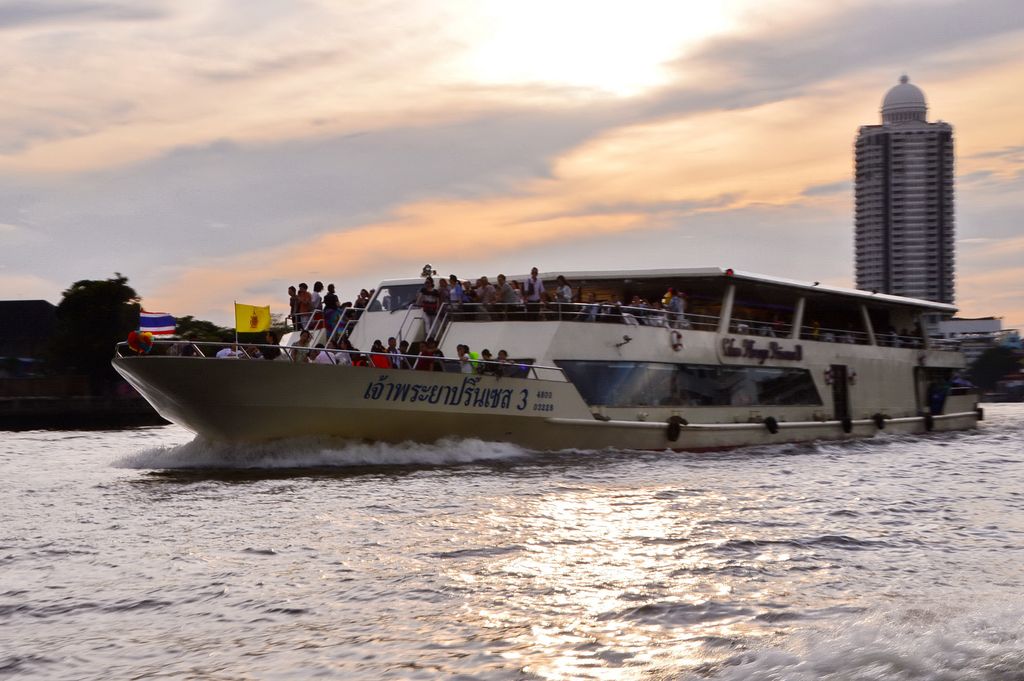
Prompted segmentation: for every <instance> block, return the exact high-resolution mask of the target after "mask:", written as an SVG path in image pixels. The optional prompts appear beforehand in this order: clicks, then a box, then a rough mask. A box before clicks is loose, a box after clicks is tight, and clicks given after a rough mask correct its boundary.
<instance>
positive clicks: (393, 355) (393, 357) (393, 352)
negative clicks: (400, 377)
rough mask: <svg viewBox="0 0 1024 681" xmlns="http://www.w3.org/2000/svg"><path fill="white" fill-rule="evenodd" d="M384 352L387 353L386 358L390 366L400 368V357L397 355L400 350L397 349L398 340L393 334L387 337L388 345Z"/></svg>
mask: <svg viewBox="0 0 1024 681" xmlns="http://www.w3.org/2000/svg"><path fill="white" fill-rule="evenodd" d="M385 352H387V353H388V359H389V360H390V361H391V368H392V369H401V368H402V362H401V360H402V358H401V357H399V356H398V355H399V352H400V351H399V349H398V341H397V340H396V339H395V337H394V336H391V337H390V338H388V347H387V349H386V350H385Z"/></svg>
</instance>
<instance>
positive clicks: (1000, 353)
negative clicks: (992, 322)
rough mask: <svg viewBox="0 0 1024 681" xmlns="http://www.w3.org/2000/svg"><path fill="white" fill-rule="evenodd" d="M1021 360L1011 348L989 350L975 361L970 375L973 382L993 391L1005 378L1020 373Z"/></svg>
mask: <svg viewBox="0 0 1024 681" xmlns="http://www.w3.org/2000/svg"><path fill="white" fill-rule="evenodd" d="M1020 368H1021V366H1020V360H1019V358H1018V357H1017V355H1016V353H1015V352H1014V351H1013V350H1011V349H1010V348H1004V347H1002V346H1000V347H996V348H989V349H988V350H986V351H985V352H983V353H982V354H981V356H980V357H978V359H976V360H974V364H972V365H971V368H970V370H969V374H970V377H971V382H973V383H974V384H975V385H976V386H978V387H979V388H982V389H984V390H992V389H993V388H995V387H996V383H998V382H999V379H1001V378H1002V377H1003V376H1006V375H1007V374H1012V373H1014V372H1015V371H1020Z"/></svg>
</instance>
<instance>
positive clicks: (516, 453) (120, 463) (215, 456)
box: [112, 437, 531, 470]
mask: <svg viewBox="0 0 1024 681" xmlns="http://www.w3.org/2000/svg"><path fill="white" fill-rule="evenodd" d="M530 454H531V452H530V451H529V450H526V449H523V448H521V447H517V446H516V445H512V444H508V443H501V442H484V441H482V440H474V439H457V438H445V439H443V440H438V441H437V442H435V443H432V444H419V443H414V442H404V443H401V444H388V443H383V442H377V443H367V442H352V441H344V440H337V439H331V438H320V437H309V438H290V439H285V440H275V441H273V442H265V443H245V444H227V443H220V442H210V441H208V440H203V439H201V438H198V437H197V438H196V439H194V440H192V441H191V442H188V443H186V444H183V445H176V446H163V447H154V448H150V449H145V450H143V451H140V452H136V453H133V454H129V455H127V456H124V457H121V458H120V459H117V460H116V461H114V462H113V464H112V465H113V466H114V467H115V468H134V469H160V470H181V469H283V468H333V467H357V466H444V465H455V464H464V463H473V462H493V461H507V460H511V459H516V458H521V457H526V456H529V455H530Z"/></svg>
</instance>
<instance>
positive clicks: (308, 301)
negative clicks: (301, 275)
mask: <svg viewBox="0 0 1024 681" xmlns="http://www.w3.org/2000/svg"><path fill="white" fill-rule="evenodd" d="M312 315H313V295H312V294H311V293H310V292H309V286H308V285H307V284H306V282H302V283H301V284H299V314H298V317H299V328H300V329H304V328H306V326H307V324H308V323H309V318H310V317H311V316H312Z"/></svg>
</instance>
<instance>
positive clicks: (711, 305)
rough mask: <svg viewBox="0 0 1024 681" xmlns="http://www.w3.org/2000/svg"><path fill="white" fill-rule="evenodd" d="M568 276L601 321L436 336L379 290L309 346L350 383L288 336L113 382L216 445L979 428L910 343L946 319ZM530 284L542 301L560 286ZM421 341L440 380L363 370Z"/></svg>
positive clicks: (505, 313) (887, 300) (726, 440)
mask: <svg viewBox="0 0 1024 681" xmlns="http://www.w3.org/2000/svg"><path fill="white" fill-rule="evenodd" d="M563 274H564V275H565V276H566V278H567V279H568V280H569V282H570V283H571V285H572V287H573V289H574V291H575V292H576V297H577V299H578V300H581V301H592V302H578V303H571V304H570V303H562V304H555V303H541V304H535V305H528V306H518V305H509V306H501V305H492V306H488V307H487V308H486V309H485V308H484V307H482V306H474V305H471V304H462V305H451V304H445V305H442V306H441V308H440V309H439V310H438V311H437V314H436V316H428V315H426V314H425V313H424V311H423V310H422V309H420V308H418V307H416V306H415V304H414V301H415V300H416V294H417V292H418V291H419V289H420V287H421V286H422V285H423V280H422V279H406V280H395V281H386V282H383V283H382V284H381V285H380V286H379V287H378V288H377V289H376V292H375V295H374V298H373V299H372V301H371V302H370V304H369V305H368V306H367V308H366V309H365V311H363V312H362V313H361V315H359V317H358V318H355V317H354V316H353V317H352V318H345V319H343V320H342V321H341V323H339V324H337V325H336V327H335V328H334V329H320V330H317V331H316V333H317V334H318V336H319V339H314V341H313V344H315V343H316V342H317V340H320V341H321V342H323V341H325V340H327V339H328V338H329V337H332V336H334V337H337V336H339V335H345V336H347V337H348V338H350V339H351V342H352V343H353V345H354V346H355V347H356V348H359V349H360V350H361V351H360V352H358V353H350V354H351V358H352V359H353V360H354V364H355V365H352V366H349V365H346V366H336V365H330V364H316V363H307V362H297V361H290V360H289V358H292V359H297V358H298V356H299V355H300V354H304V353H305V351H306V350H307V348H305V347H302V348H299V347H296V346H295V342H296V338H295V336H296V335H297V334H289V335H288V336H286V337H285V338H284V339H282V341H281V346H280V350H281V351H282V352H281V357H279V358H278V359H277V360H275V361H267V360H255V359H253V360H250V361H244V360H239V359H230V360H229V359H217V358H214V357H213V354H214V353H215V352H216V349H215V348H214V349H211V347H209V346H203V345H193V346H190V349H191V350H192V352H191V353H190V354H191V355H192V356H175V355H171V354H167V353H163V352H162V350H163V346H162V345H160V344H158V346H157V349H156V351H154V352H153V353H150V354H145V355H134V354H133V353H131V352H130V350H129V349H128V348H127V346H125V345H124V344H121V345H119V346H118V348H117V354H116V356H115V358H114V360H113V364H114V367H115V368H116V369H117V371H119V372H120V373H121V374H122V375H123V376H124V377H125V378H126V379H127V380H128V381H129V382H130V383H131V384H132V385H133V386H135V388H137V389H138V391H139V392H140V393H142V395H144V396H145V397H146V399H147V400H149V402H150V403H152V405H153V406H154V407H155V408H156V410H157V411H158V412H159V413H160V414H161V415H163V416H164V417H166V418H167V419H169V420H170V421H173V422H175V423H178V424H180V425H182V426H184V427H186V428H188V429H191V430H193V431H195V432H196V433H198V434H199V435H200V436H203V437H205V438H209V439H212V440H227V441H257V440H267V439H274V438H284V437H294V436H309V435H317V436H336V437H340V438H355V439H360V440H374V441H388V442H399V441H406V440H411V441H419V442H430V441H434V440H437V439H439V438H442V437H451V436H457V437H467V438H480V439H483V440H488V441H505V442H512V443H516V444H519V445H522V446H524V447H529V448H534V449H544V450H552V449H565V448H588V449H590V448H603V447H615V448H627V449H648V450H661V449H677V450H709V449H721V448H730V447H738V446H744V445H756V444H770V443H782V442H801V441H811V440H836V439H847V438H857V437H870V436H873V435H875V434H877V433H879V432H882V431H884V432H886V433H924V432H927V431H932V430H935V431H946V430H958V429H965V428H972V427H974V426H975V425H976V423H977V421H978V419H979V418H980V414H981V412H980V410H979V409H978V408H977V395H976V393H975V391H974V390H972V389H970V388H961V387H958V386H956V385H955V381H954V377H955V374H956V372H957V371H958V370H960V369H962V368H963V367H964V360H963V356H962V355H961V354H960V352H958V351H956V350H955V348H949V347H938V346H936V345H935V344H934V341H931V340H930V339H928V338H927V337H926V336H925V335H924V334H922V333H921V332H920V329H921V326H922V323H921V320H922V317H923V316H924V315H935V314H943V315H951V314H953V313H954V312H955V308H953V307H952V306H950V305H944V304H941V303H934V302H929V301H924V300H914V299H908V298H900V297H896V296H889V295H881V294H873V293H871V292H866V291H857V290H848V289H839V288H832V287H827V286H820V285H818V284H817V282H815V283H814V284H810V283H801V282H796V281H790V280H784V279H777V278H772V277H767V276H761V275H756V274H750V273H744V272H733V271H732V270H722V269H718V268H710V269H684V270H644V271H631V272H573V273H568V272H566V273H563ZM541 279H542V280H544V281H546V282H547V283H548V286H549V287H550V286H551V283H552V282H553V281H554V275H551V274H546V275H544V274H542V275H541ZM669 288H673V289H675V290H677V291H679V292H680V295H682V294H685V301H686V309H685V313H683V314H673V313H670V312H668V311H666V310H663V309H657V308H658V307H659V306H657V305H656V306H654V307H648V306H642V307H641V306H630V305H628V304H626V305H622V304H618V303H619V301H630V300H633V299H634V296H636V297H638V298H639V299H646V300H655V301H660V300H661V298H662V296H663V294H665V292H666V291H667V290H668V289H669ZM431 317H432V318H431ZM428 335H430V336H432V337H434V338H436V339H437V340H438V342H439V344H440V350H441V351H442V353H443V355H444V356H445V358H446V359H444V360H436V361H435V362H434V363H433V364H434V366H433V368H435V369H441V370H435V371H422V370H415V369H410V368H404V364H403V363H401V361H400V358H396V357H395V356H394V355H392V356H388V358H387V359H388V360H390V361H387V360H385V359H384V357H382V356H371V355H369V354H368V353H367V352H366V350H367V349H368V348H370V347H371V345H372V344H373V341H374V340H378V339H379V340H381V341H386V340H387V339H388V337H392V336H393V337H396V338H398V339H405V340H409V341H412V342H416V341H421V340H423V339H425V338H427V337H428ZM459 344H466V345H468V346H469V347H470V349H471V350H473V351H475V352H481V351H482V350H483V349H485V348H486V349H489V350H490V351H491V352H492V353H494V354H495V355H497V353H498V351H499V350H506V351H507V353H508V355H509V357H510V358H511V361H510V362H509V363H502V364H491V363H487V362H483V361H482V360H474V361H473V362H471V363H469V366H467V365H466V362H462V363H460V362H459V361H457V360H455V359H454V358H455V357H456V356H457V346H458V345H459ZM250 352H251V350H250ZM338 352H339V353H341V351H338ZM268 354H269V353H268ZM409 359H410V361H416V358H415V357H412V358H409ZM360 363H362V364H365V366H358V364H360ZM394 364H399V367H398V368H396V367H395V366H394ZM426 364H428V365H429V364H430V363H429V362H427V363H426ZM377 365H381V366H377ZM382 367H383V368H382ZM469 371H471V372H472V373H468V372H469Z"/></svg>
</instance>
